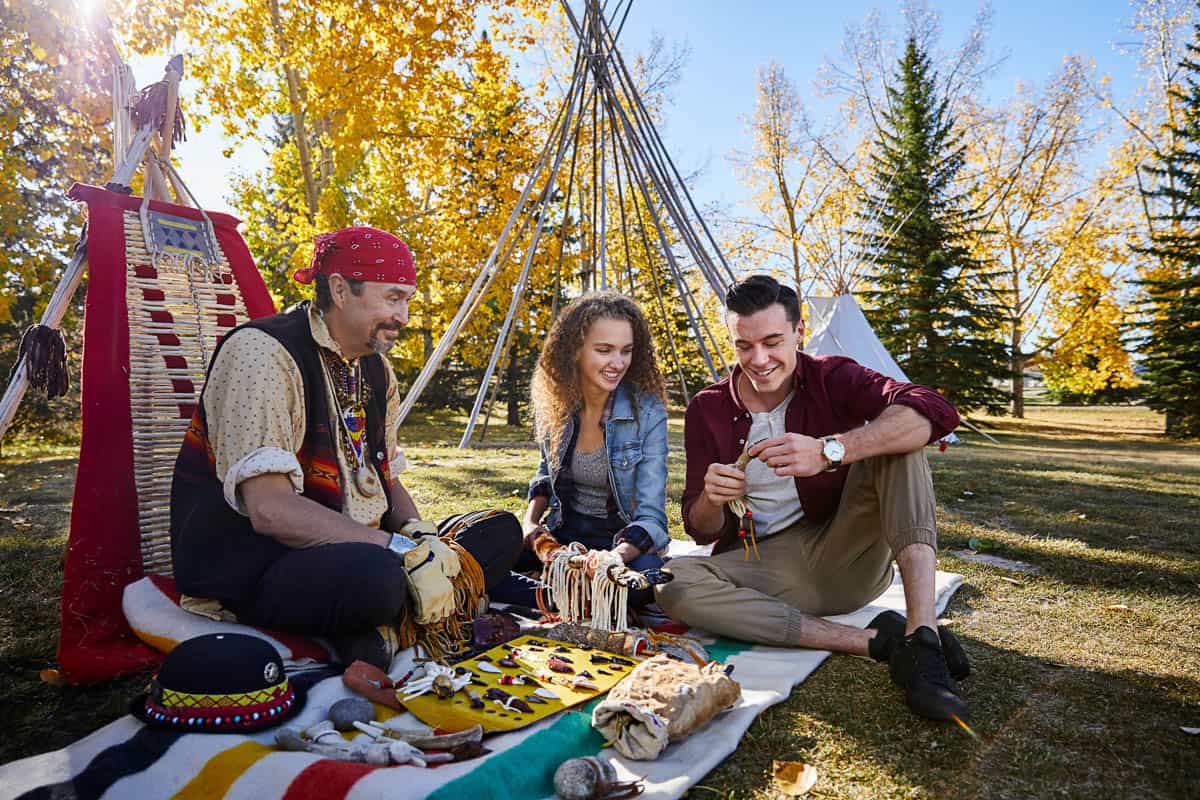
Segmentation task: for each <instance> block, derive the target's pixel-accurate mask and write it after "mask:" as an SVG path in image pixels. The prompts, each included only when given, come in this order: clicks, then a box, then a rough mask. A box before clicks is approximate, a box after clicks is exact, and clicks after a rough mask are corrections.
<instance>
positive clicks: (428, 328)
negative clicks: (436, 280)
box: [421, 281, 433, 364]
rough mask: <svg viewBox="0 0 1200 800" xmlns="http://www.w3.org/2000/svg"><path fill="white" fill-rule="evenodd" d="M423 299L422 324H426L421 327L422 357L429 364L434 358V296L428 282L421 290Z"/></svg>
mask: <svg viewBox="0 0 1200 800" xmlns="http://www.w3.org/2000/svg"><path fill="white" fill-rule="evenodd" d="M421 298H422V299H423V300H424V301H425V302H423V303H422V304H421V307H422V310H423V311H424V313H423V314H422V315H421V316H422V322H424V325H422V327H421V355H422V360H423V361H424V362H425V363H426V364H428V363H429V359H430V358H431V357H432V356H433V315H432V314H431V313H430V311H429V308H430V306H431V305H432V304H433V295H432V293H431V292H430V291H429V282H428V281H426V282H425V288H423V289H422V290H421Z"/></svg>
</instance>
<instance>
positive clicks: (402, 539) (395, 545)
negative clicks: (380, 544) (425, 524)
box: [387, 533, 417, 556]
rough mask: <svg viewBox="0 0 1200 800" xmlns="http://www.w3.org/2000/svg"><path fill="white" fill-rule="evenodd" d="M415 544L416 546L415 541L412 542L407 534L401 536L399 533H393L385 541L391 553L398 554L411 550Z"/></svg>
mask: <svg viewBox="0 0 1200 800" xmlns="http://www.w3.org/2000/svg"><path fill="white" fill-rule="evenodd" d="M416 546H417V543H416V542H414V541H413V540H412V539H410V538H408V537H407V536H403V535H401V534H399V533H393V534H392V536H391V538H390V539H388V543H387V549H388V550H391V551H392V552H393V553H395V554H396V555H398V556H402V555H404V554H405V553H407V552H408V551H409V550H412V549H413V548H414V547H416Z"/></svg>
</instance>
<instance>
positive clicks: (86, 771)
mask: <svg viewBox="0 0 1200 800" xmlns="http://www.w3.org/2000/svg"><path fill="white" fill-rule="evenodd" d="M960 583H961V578H960V577H959V576H958V575H954V574H950V573H944V572H939V573H938V575H937V590H938V610H939V612H940V611H941V610H943V609H944V608H945V606H946V603H947V602H949V600H950V597H951V595H952V594H953V593H954V591H955V589H957V588H958V586H959V585H960ZM886 608H892V609H896V610H899V611H903V610H904V595H903V592H902V591H901V587H900V584H899V582H898V581H897V582H896V583H894V584H893V585H892V586H891V587H890V588H889V589H888V590H887V591H886V592H885V593H884V594H883V595H882V596H880V597H879V598H878V599H877V600H876V601H875V602H874V603H872V604H871V605H869V606H866V607H865V608H863V609H860V610H859V611H857V612H854V613H853V614H846V615H843V616H840V617H833V618H831V619H834V620H836V621H838V622H845V623H847V624H853V625H858V626H863V625H865V624H866V623H867V622H869V621H870V620H871V618H872V617H874V616H875V615H876V614H878V613H879V612H880V611H881V610H883V609H886ZM708 649H709V653H710V655H711V656H712V657H713V658H716V659H717V660H719V661H722V662H725V663H727V664H733V665H734V673H733V676H734V678H736V679H737V680H738V682H739V683H741V685H742V697H741V700H740V701H739V702H738V704H737V705H736V706H734V707H733V708H732V709H731V710H729V711H727V712H725V713H724V714H721V715H720V716H718V717H716V718H715V719H714V720H713V721H712V722H710V723H709V724H708V725H707V726H705V727H704V728H702V729H700V730H699V731H697V732H696V733H694V734H693V735H692V736H691V737H690V738H688V739H685V740H684V741H681V742H676V743H674V744H672V745H671V746H670V747H669V748H668V749H667V750H666V752H664V753H663V755H662V756H661V757H660V758H659V759H658V760H656V761H629V760H626V759H625V758H623V757H621V756H620V755H619V754H617V753H615V752H614V751H613V750H612V749H611V748H607V749H602V745H603V740H602V739H601V737H600V735H599V734H597V733H596V732H595V731H594V730H593V729H592V727H591V707H592V704H589V705H586V706H583V707H580V708H578V709H576V710H571V711H566V712H563V713H562V714H559V715H557V716H555V717H551V718H548V719H545V720H542V721H541V722H539V723H537V724H535V725H532V726H530V727H528V728H524V729H522V730H518V731H513V732H510V733H504V734H497V735H494V736H489V737H488V738H487V739H485V740H484V744H485V745H486V746H487V747H488V748H489V749H490V750H491V753H490V754H488V755H486V756H484V757H482V758H478V759H475V760H473V761H467V762H462V763H458V764H445V765H440V766H437V767H434V768H430V769H420V768H417V767H412V766H398V767H371V766H367V765H364V764H350V763H344V762H338V761H331V760H327V759H321V758H318V757H317V756H314V755H310V754H308V753H292V752H281V751H278V750H276V749H275V748H274V747H272V746H271V745H272V742H273V739H274V734H275V731H274V730H267V731H262V732H259V733H257V734H254V735H250V736H245V735H215V734H183V733H175V732H171V731H162V730H154V729H150V728H146V727H144V726H143V725H142V724H141V723H140V722H138V721H137V720H136V719H134V718H133V717H131V716H126V717H123V718H121V719H119V720H117V721H116V722H113V723H111V724H109V725H106V726H105V727H103V728H101V729H100V730H98V731H96V732H95V733H93V734H92V735H90V736H87V737H85V738H84V739H81V740H80V741H78V742H76V743H74V744H72V745H70V746H69V747H65V748H63V749H62V750H56V751H54V752H52V753H46V754H43V755H39V756H33V757H31V758H26V759H23V760H21V761H15V762H13V763H11V764H7V765H5V766H3V767H0V797H2V798H10V797H21V798H47V800H49V798H79V799H80V800H91V798H110V799H112V798H135V799H136V800H153V799H154V798H178V799H179V800H193V798H194V799H195V800H200V799H201V798H205V799H206V800H207V799H208V798H220V797H225V798H244V800H265V798H274V797H283V798H287V800H317V798H321V799H322V800H340V798H348V799H349V800H368V799H369V798H436V799H437V800H449V799H450V798H471V799H472V800H487V799H489V798H491V799H492V800H516V798H522V800H525V799H527V798H540V797H551V796H553V793H554V792H553V788H552V784H551V778H552V776H553V774H554V770H555V769H556V768H557V767H558V765H559V764H561V763H562V762H563V761H564V760H566V759H568V758H572V757H575V756H582V755H598V756H600V757H601V758H605V759H608V760H611V761H612V762H613V763H614V765H615V766H616V769H617V773H618V775H619V776H620V779H621V780H633V779H635V778H641V779H642V780H643V781H644V783H645V787H646V792H645V797H647V798H662V799H663V800H666V799H667V798H677V797H680V796H681V795H682V794H683V793H684V792H685V791H686V790H687V789H688V788H689V787H691V786H693V785H694V784H696V783H697V782H698V781H699V780H700V779H701V778H703V777H704V776H705V774H707V773H708V772H709V771H710V770H712V769H713V768H714V767H715V766H717V764H719V763H720V762H721V761H722V760H723V759H724V758H726V757H727V756H728V755H729V754H730V753H732V752H733V751H734V750H735V749H736V748H737V744H738V741H739V740H740V739H741V737H742V734H744V733H745V732H746V729H747V728H749V727H750V723H751V722H753V721H754V718H755V717H757V716H758V715H759V714H761V713H762V712H763V711H764V710H765V709H766V708H768V707H769V706H772V705H774V704H776V703H779V702H781V701H783V700H785V699H786V698H787V697H788V695H789V694H790V692H791V690H792V687H794V686H795V685H796V684H798V683H800V682H801V681H803V680H804V679H805V678H806V677H808V675H809V674H811V673H812V671H813V670H814V669H816V668H817V666H818V665H820V663H821V662H822V661H823V660H825V658H826V657H827V656H828V655H829V653H827V652H824V651H815V650H799V649H787V648H775V647H763V646H757V645H747V644H743V643H738V642H732V641H727V640H717V642H716V643H715V644H714V645H710V646H709V648H708ZM410 665H411V655H409V654H401V656H399V657H398V658H397V660H396V662H395V663H394V664H393V665H392V674H393V676H395V677H398V676H400V675H403V674H404V672H406V671H407V670H408V669H409V667H410ZM870 668H877V667H873V666H868V665H867V664H864V665H863V669H870ZM322 675H328V672H325V673H320V672H310V673H308V677H307V678H306V677H305V674H304V673H300V674H299V675H298V676H296V677H295V678H294V679H295V680H297V681H300V682H308V681H315V682H314V683H313V685H312V686H311V688H309V694H308V702H307V705H306V706H305V708H304V710H303V711H302V712H301V713H300V714H299V715H298V716H297V717H296V718H294V719H293V720H290V721H289V722H290V724H291V725H292V726H296V727H306V726H308V725H311V724H313V723H315V722H317V721H319V720H320V719H322V718H323V716H324V714H325V712H326V710H327V709H328V708H329V706H330V705H331V704H333V703H334V702H336V701H337V700H339V699H341V698H343V697H347V696H349V692H348V691H347V690H346V688H345V687H344V686H343V685H342V681H341V679H340V678H339V677H325V678H324V679H321V680H318V678H320V677H322ZM594 702H595V701H593V704H594ZM887 702H898V698H889V699H888V700H887ZM847 713H854V712H853V711H852V710H851V711H848V712H847Z"/></svg>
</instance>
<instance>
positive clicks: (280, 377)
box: [171, 227, 521, 668]
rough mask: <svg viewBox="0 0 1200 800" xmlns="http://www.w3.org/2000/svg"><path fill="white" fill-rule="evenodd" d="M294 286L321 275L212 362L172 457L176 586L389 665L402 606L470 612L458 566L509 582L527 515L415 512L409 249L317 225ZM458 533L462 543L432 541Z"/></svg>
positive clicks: (193, 601)
mask: <svg viewBox="0 0 1200 800" xmlns="http://www.w3.org/2000/svg"><path fill="white" fill-rule="evenodd" d="M295 279H296V280H297V281H298V282H300V283H304V284H308V283H314V284H315V289H316V297H315V300H314V301H313V302H311V303H309V302H304V303H301V304H299V305H298V306H296V307H294V308H292V309H289V310H288V311H285V312H283V313H281V314H276V315H275V316H272V317H267V318H264V319H259V320H255V321H253V322H250V323H248V324H246V325H243V326H241V327H239V328H237V329H235V330H234V331H232V332H231V333H230V334H229V335H228V336H227V337H226V338H225V339H224V340H223V341H222V342H221V344H220V346H219V347H218V348H217V351H216V353H215V354H214V355H213V359H212V363H211V364H210V366H209V373H208V379H207V382H206V383H205V386H204V390H203V392H202V394H201V400H200V403H199V404H198V406H197V409H196V413H195V416H194V417H193V419H192V423H191V425H190V427H189V430H188V434H187V437H186V439H185V441H184V444H183V447H182V449H181V451H180V454H179V458H178V460H177V462H176V465H175V477H174V481H173V484H172V489H171V545H172V553H173V556H174V566H175V579H176V583H177V585H178V587H179V589H180V591H181V592H183V593H184V595H185V598H184V605H185V607H192V608H206V609H207V610H208V611H209V612H212V611H214V610H217V611H218V612H219V613H224V614H232V615H234V616H235V617H236V618H237V620H238V621H241V622H246V623H249V624H253V625H262V626H266V627H271V628H275V629H279V630H286V631H293V632H298V633H307V634H316V635H323V636H327V637H330V638H331V639H332V640H333V641H334V643H335V646H336V647H337V649H338V652H339V655H340V656H341V657H342V660H344V661H349V660H352V659H355V658H362V659H364V660H366V661H369V662H371V663H374V664H376V665H377V666H381V667H383V668H386V667H387V665H388V662H389V661H390V658H391V656H392V654H393V653H394V651H395V649H396V646H397V645H398V644H400V642H398V640H397V637H396V633H395V631H396V629H395V624H396V623H397V622H398V621H399V620H400V619H401V618H402V616H404V615H409V616H411V617H412V618H413V619H415V621H416V622H418V623H420V624H432V623H438V622H441V621H443V620H445V619H446V618H447V617H449V616H451V615H452V614H454V613H455V612H456V610H457V611H462V609H456V607H455V592H454V586H453V583H454V581H455V579H456V578H457V577H458V576H459V574H460V572H461V571H462V570H463V569H464V564H463V562H464V561H466V560H473V561H475V562H477V564H478V567H479V568H480V569H481V571H482V574H483V577H484V583H485V585H486V588H490V587H491V586H493V585H494V584H496V583H497V582H499V581H500V580H501V579H503V578H504V577H507V575H508V571H509V569H510V567H511V566H512V565H513V563H514V562H515V561H516V558H517V555H518V554H519V552H520V549H521V526H520V524H519V523H518V521H517V519H516V518H515V517H514V516H513V515H511V514H507V513H501V512H494V513H479V514H475V515H472V516H471V517H470V518H469V519H466V520H464V519H460V518H452V519H450V520H445V521H443V522H442V524H441V525H440V526H439V525H435V524H434V523H432V522H429V521H426V520H422V519H421V518H420V514H419V513H418V511H417V508H416V504H415V503H414V502H413V499H412V497H411V496H410V495H409V493H408V491H407V490H405V488H404V486H403V484H401V482H400V480H399V479H398V477H397V476H396V474H395V473H396V472H398V471H399V470H397V469H396V468H395V467H396V463H395V460H394V459H396V456H397V446H396V427H397V420H398V418H399V416H398V415H399V407H400V393H399V388H398V386H397V382H396V376H395V374H394V373H393V371H392V368H391V365H390V364H389V362H388V361H387V359H386V358H385V357H384V354H386V353H387V352H388V350H390V349H391V347H392V345H393V344H394V343H395V341H396V338H397V336H398V335H399V332H400V328H401V327H402V326H403V325H405V324H406V323H407V322H408V303H409V300H410V298H411V297H412V295H413V293H414V292H415V291H416V270H415V268H414V266H413V259H412V255H411V254H410V252H409V250H408V247H407V245H405V243H404V242H402V241H401V240H400V239H398V238H397V237H395V236H393V235H392V234H390V233H387V232H385V231H381V230H376V229H374V228H366V227H356V228H346V229H343V230H340V231H337V232H335V233H329V234H323V235H321V236H318V237H317V239H316V247H315V251H314V254H313V259H312V263H311V265H310V266H309V268H307V269H303V270H299V271H298V272H297V273H296V275H295ZM455 523H457V524H455ZM451 528H453V530H454V531H455V536H454V539H453V541H454V543H455V544H456V545H458V546H453V547H452V546H450V545H448V544H447V543H446V542H444V541H442V540H441V539H440V538H439V537H438V535H437V534H438V533H439V530H440V531H441V532H443V533H445V532H446V531H447V530H449V529H451ZM465 566H467V567H470V568H471V572H473V573H478V572H479V570H476V569H474V567H475V565H474V564H468V565H465Z"/></svg>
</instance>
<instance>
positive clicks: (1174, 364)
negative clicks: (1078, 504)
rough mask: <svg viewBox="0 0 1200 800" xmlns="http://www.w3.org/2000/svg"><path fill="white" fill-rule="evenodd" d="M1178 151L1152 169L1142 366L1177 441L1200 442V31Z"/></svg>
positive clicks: (1191, 49) (1187, 60)
mask: <svg viewBox="0 0 1200 800" xmlns="http://www.w3.org/2000/svg"><path fill="white" fill-rule="evenodd" d="M1180 63H1181V65H1182V66H1183V67H1184V77H1183V80H1182V81H1181V85H1180V86H1178V87H1176V88H1174V89H1172V91H1171V94H1172V95H1173V96H1174V98H1175V100H1176V101H1177V102H1178V103H1179V107H1180V110H1181V112H1182V113H1181V115H1180V123H1179V124H1178V125H1177V126H1175V127H1174V128H1173V129H1172V131H1173V133H1174V142H1175V145H1174V147H1173V149H1172V150H1171V151H1170V152H1167V153H1160V154H1158V163H1157V164H1155V165H1153V166H1149V167H1146V168H1145V171H1146V173H1147V174H1148V175H1149V176H1151V178H1152V181H1150V183H1152V184H1153V188H1147V189H1146V190H1145V196H1146V198H1147V200H1148V202H1150V203H1151V204H1152V205H1153V207H1154V208H1155V209H1156V210H1158V213H1156V214H1155V215H1154V216H1153V220H1154V223H1155V229H1154V233H1153V235H1152V237H1151V240H1152V246H1151V247H1149V248H1146V249H1145V250H1144V251H1143V252H1146V253H1148V254H1150V255H1153V256H1155V257H1157V258H1158V260H1159V264H1160V269H1158V270H1155V273H1156V275H1155V277H1153V278H1148V279H1146V280H1143V281H1141V285H1142V287H1143V290H1144V293H1145V294H1144V304H1143V309H1144V310H1145V312H1146V319H1147V323H1146V335H1145V336H1144V337H1143V338H1142V340H1141V348H1140V349H1141V352H1142V354H1143V356H1144V359H1143V361H1142V364H1143V366H1144V368H1145V373H1144V374H1145V377H1146V379H1147V380H1148V381H1150V384H1149V390H1148V392H1147V394H1148V396H1149V405H1150V407H1151V408H1154V409H1156V410H1158V411H1162V412H1164V413H1165V414H1166V417H1167V433H1168V434H1169V435H1171V436H1180V437H1197V436H1200V24H1197V25H1196V26H1195V35H1194V38H1193V40H1192V42H1191V43H1190V44H1188V45H1187V53H1186V55H1185V56H1184V58H1183V60H1182V61H1181V62H1180Z"/></svg>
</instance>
